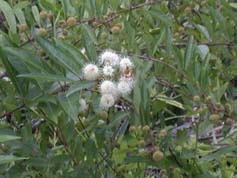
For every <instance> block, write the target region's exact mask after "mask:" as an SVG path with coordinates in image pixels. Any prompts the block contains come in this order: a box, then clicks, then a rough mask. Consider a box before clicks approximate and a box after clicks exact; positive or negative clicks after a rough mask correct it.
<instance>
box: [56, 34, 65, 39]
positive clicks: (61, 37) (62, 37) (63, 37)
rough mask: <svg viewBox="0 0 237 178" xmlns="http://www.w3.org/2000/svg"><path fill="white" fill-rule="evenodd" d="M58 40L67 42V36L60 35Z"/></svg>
mask: <svg viewBox="0 0 237 178" xmlns="http://www.w3.org/2000/svg"><path fill="white" fill-rule="evenodd" d="M57 38H58V39H59V40H65V36H64V35H58V36H57Z"/></svg>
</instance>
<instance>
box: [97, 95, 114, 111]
mask: <svg viewBox="0 0 237 178" xmlns="http://www.w3.org/2000/svg"><path fill="white" fill-rule="evenodd" d="M114 103H115V100H114V97H113V95H111V94H104V95H102V97H101V99H100V107H101V108H103V109H108V108H110V107H112V106H113V105H114Z"/></svg>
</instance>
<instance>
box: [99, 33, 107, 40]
mask: <svg viewBox="0 0 237 178" xmlns="http://www.w3.org/2000/svg"><path fill="white" fill-rule="evenodd" d="M107 37H108V35H107V33H106V32H102V33H101V38H102V39H104V40H105V39H106V38H107Z"/></svg>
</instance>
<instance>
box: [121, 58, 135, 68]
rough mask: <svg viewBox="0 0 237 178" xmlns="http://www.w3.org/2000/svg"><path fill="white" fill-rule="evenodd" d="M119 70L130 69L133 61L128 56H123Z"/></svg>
mask: <svg viewBox="0 0 237 178" xmlns="http://www.w3.org/2000/svg"><path fill="white" fill-rule="evenodd" d="M119 65H120V70H122V71H123V70H126V69H127V68H129V69H131V68H133V63H132V61H131V60H130V59H129V58H123V59H121V61H120V63H119Z"/></svg>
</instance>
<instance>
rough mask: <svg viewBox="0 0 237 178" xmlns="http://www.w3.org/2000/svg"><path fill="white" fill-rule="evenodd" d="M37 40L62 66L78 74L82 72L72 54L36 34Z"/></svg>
mask: <svg viewBox="0 0 237 178" xmlns="http://www.w3.org/2000/svg"><path fill="white" fill-rule="evenodd" d="M35 38H36V41H37V42H38V44H39V45H40V46H41V47H42V48H43V49H44V51H45V52H46V53H47V54H48V55H49V56H50V57H51V58H52V60H53V61H54V62H55V63H57V64H59V65H60V66H62V67H64V68H66V69H68V70H69V71H71V72H72V73H73V74H75V75H76V76H77V75H78V74H79V73H80V71H79V68H78V67H77V64H76V63H75V62H74V61H73V60H72V59H71V56H68V55H67V54H65V53H64V52H63V51H62V50H61V49H60V48H59V47H57V46H55V45H54V44H53V43H52V42H49V41H48V40H46V39H44V38H41V37H39V36H36V37H35Z"/></svg>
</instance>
